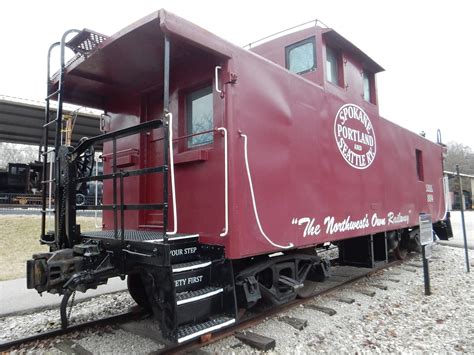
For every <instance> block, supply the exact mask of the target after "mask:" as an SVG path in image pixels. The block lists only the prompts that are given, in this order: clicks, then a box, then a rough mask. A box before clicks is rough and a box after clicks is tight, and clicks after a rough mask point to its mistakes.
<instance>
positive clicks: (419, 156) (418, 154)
mask: <svg viewBox="0 0 474 355" xmlns="http://www.w3.org/2000/svg"><path fill="white" fill-rule="evenodd" d="M415 159H416V175H417V177H418V181H425V172H424V169H423V151H422V150H421V149H415Z"/></svg>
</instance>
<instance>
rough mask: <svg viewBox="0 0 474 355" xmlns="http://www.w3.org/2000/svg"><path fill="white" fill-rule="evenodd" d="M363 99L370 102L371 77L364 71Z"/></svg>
mask: <svg viewBox="0 0 474 355" xmlns="http://www.w3.org/2000/svg"><path fill="white" fill-rule="evenodd" d="M364 100H365V101H368V102H372V78H371V75H370V74H369V73H367V72H366V71H364Z"/></svg>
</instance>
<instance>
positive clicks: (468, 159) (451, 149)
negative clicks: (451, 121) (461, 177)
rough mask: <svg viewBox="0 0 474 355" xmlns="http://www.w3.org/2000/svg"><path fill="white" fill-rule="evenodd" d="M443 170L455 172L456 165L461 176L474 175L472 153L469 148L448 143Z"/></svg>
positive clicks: (473, 153)
mask: <svg viewBox="0 0 474 355" xmlns="http://www.w3.org/2000/svg"><path fill="white" fill-rule="evenodd" d="M447 145H448V153H447V155H446V159H445V161H444V169H445V170H448V171H456V164H458V165H459V170H460V172H461V173H463V174H471V175H474V152H473V150H472V148H471V147H469V146H467V145H463V144H461V143H457V142H449V143H448V144H447Z"/></svg>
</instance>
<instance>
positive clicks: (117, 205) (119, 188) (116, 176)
mask: <svg viewBox="0 0 474 355" xmlns="http://www.w3.org/2000/svg"><path fill="white" fill-rule="evenodd" d="M161 127H163V128H164V129H165V136H166V134H167V132H166V131H167V125H166V124H164V120H161V119H159V120H153V121H148V122H145V123H141V124H139V125H136V126H131V127H127V128H124V129H121V130H117V131H113V132H109V133H105V134H102V135H99V136H96V137H92V138H89V139H87V140H84V141H83V142H82V143H81V144H80V145H79V146H77V147H76V148H75V149H74V150H73V151H72V152H71V161H74V160H77V159H79V158H80V155H81V154H82V153H84V152H85V151H86V150H87V149H89V148H90V147H91V146H93V145H94V144H97V143H102V142H105V141H112V166H111V168H112V173H108V174H103V175H91V176H87V177H80V178H77V179H76V180H75V183H76V184H77V183H84V182H88V181H104V180H112V204H100V205H99V204H93V205H83V206H76V207H75V208H76V210H102V211H104V210H109V211H110V210H111V211H113V220H114V223H113V224H114V239H119V238H118V237H119V233H118V231H119V225H120V240H121V244H122V247H124V246H125V211H130V210H163V211H164V212H165V211H167V209H168V200H167V196H166V198H164V200H163V203H139V204H126V203H125V192H124V179H125V178H128V177H131V176H139V175H145V174H153V173H162V174H164V176H163V181H166V180H167V179H168V170H169V169H168V157H167V156H166V155H164V162H163V165H161V166H155V167H145V168H141V169H134V170H127V171H124V170H119V169H118V168H117V139H118V138H122V137H126V136H130V135H134V134H139V133H141V132H145V131H149V130H152V129H157V128H161ZM164 145H167V140H166V139H165V140H164ZM119 195H120V198H119ZM119 213H120V215H119ZM119 219H120V223H119ZM166 227H167V226H166V225H165V224H163V229H164V230H163V234H164V236H163V239H164V240H165V241H166Z"/></svg>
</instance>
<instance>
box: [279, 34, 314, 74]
mask: <svg viewBox="0 0 474 355" xmlns="http://www.w3.org/2000/svg"><path fill="white" fill-rule="evenodd" d="M308 43H311V44H312V47H313V66H312V67H311V68H309V69H306V70H303V71H300V72H292V71H291V70H290V52H291V51H292V50H293V49H295V48H298V47H300V46H303V45H305V44H308ZM317 67H318V63H317V58H316V36H311V37H308V38H305V39H303V40H301V41H298V42H295V43H292V44H290V45H288V46H286V47H285V68H286V69H287V70H288V71H290V72H291V73H294V74H297V75H302V74H306V73H309V72H313V71H315V70H316V69H317Z"/></svg>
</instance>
